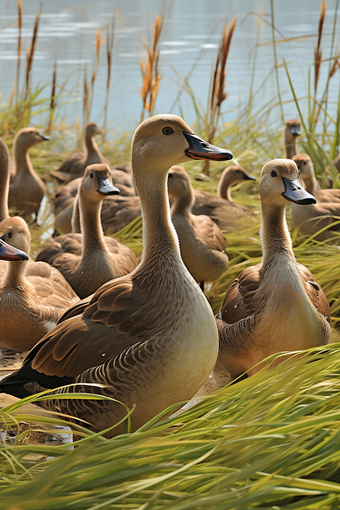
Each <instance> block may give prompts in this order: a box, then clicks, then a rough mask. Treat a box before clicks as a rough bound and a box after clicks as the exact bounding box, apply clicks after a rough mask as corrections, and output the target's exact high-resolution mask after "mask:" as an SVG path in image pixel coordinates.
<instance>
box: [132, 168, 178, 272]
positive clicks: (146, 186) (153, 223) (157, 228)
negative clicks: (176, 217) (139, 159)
mask: <svg viewBox="0 0 340 510" xmlns="http://www.w3.org/2000/svg"><path fill="white" fill-rule="evenodd" d="M147 177H149V174H148V172H147V171H145V172H143V171H142V169H141V168H140V167H139V171H137V172H136V171H134V179H135V184H136V189H137V191H138V195H139V198H140V203H141V210H142V220H143V255H142V263H146V262H147V261H148V260H149V259H151V258H152V257H153V255H154V254H155V253H156V252H157V253H158V254H164V255H167V254H170V253H171V254H172V255H175V256H177V257H178V259H179V260H181V259H180V252H179V245H178V238H177V234H176V232H175V229H174V227H173V225H172V222H171V216H170V206H169V200H168V192H167V172H166V171H164V170H162V169H161V170H160V171H159V172H157V177H156V178H152V176H150V177H149V178H147ZM164 270H166V268H164Z"/></svg>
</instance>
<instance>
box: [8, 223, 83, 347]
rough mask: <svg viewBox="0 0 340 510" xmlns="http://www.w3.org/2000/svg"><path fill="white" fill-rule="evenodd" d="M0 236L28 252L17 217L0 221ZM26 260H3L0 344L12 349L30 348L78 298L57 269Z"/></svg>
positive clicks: (26, 234)
mask: <svg viewBox="0 0 340 510" xmlns="http://www.w3.org/2000/svg"><path fill="white" fill-rule="evenodd" d="M0 239H1V243H2V242H6V243H8V244H9V243H10V244H11V245H12V246H13V247H14V248H16V249H17V250H21V251H22V252H27V253H29V251H30V232H29V229H28V226H27V223H26V222H25V220H24V219H22V218H20V217H19V216H16V217H13V218H8V219H5V220H3V221H2V222H1V223H0ZM5 260H10V259H5ZM27 260H28V256H26V258H24V257H19V258H16V257H14V258H13V261H11V262H7V270H6V274H5V275H4V276H3V278H2V280H1V282H0V324H1V336H0V346H1V347H6V348H7V349H12V350H15V351H27V350H29V349H31V348H32V347H33V346H34V345H35V344H36V343H37V342H38V341H39V340H40V339H41V338H42V337H43V336H44V335H45V334H46V333H48V331H50V330H51V329H52V328H54V327H55V325H56V324H57V322H58V319H59V318H60V317H61V315H62V314H63V313H64V311H65V310H66V309H67V308H68V307H70V306H72V305H74V304H75V303H76V302H77V301H79V298H78V297H77V296H76V294H75V293H74V292H73V290H72V289H71V287H70V285H69V284H68V283H67V281H66V280H65V278H64V277H63V276H62V275H61V274H60V273H59V271H57V270H56V269H54V268H53V267H51V266H50V265H48V264H45V262H30V263H27V262H26V261H27Z"/></svg>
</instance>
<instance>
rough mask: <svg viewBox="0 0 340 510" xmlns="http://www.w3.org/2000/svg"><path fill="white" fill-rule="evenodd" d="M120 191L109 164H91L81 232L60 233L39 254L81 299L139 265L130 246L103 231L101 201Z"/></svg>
mask: <svg viewBox="0 0 340 510" xmlns="http://www.w3.org/2000/svg"><path fill="white" fill-rule="evenodd" d="M117 193H119V190H118V189H117V188H116V187H115V186H113V185H112V182H111V173H110V168H109V167H108V166H107V165H105V164H103V163H101V164H97V165H90V166H88V167H87V169H86V170H85V174H84V177H83V180H82V182H81V185H80V188H79V199H80V200H79V202H80V210H81V213H80V214H81V232H82V234H65V235H63V236H60V237H58V238H57V239H56V240H55V241H53V242H52V243H50V244H49V245H48V246H46V247H45V248H43V249H42V250H41V251H40V253H39V254H38V256H37V260H43V261H45V262H48V263H49V264H51V265H52V266H54V267H56V268H57V269H59V271H60V272H61V273H62V274H63V276H64V277H65V278H66V280H67V281H68V282H69V284H70V285H71V287H72V288H73V289H74V291H75V292H76V293H77V294H78V296H79V297H80V298H85V297H86V296H89V295H90V294H93V292H95V291H96V290H97V289H98V287H100V286H101V285H103V283H105V282H107V281H108V280H112V279H113V278H117V277H119V276H123V275H125V274H128V273H130V272H131V271H133V269H134V268H135V267H136V265H137V259H136V257H135V255H134V253H133V252H132V251H131V250H130V249H129V248H127V247H126V246H124V245H123V244H121V243H119V242H118V241H116V240H115V239H112V238H111V237H104V235H103V232H102V227H101V224H100V208H101V203H102V200H103V198H104V197H105V196H108V195H113V194H117Z"/></svg>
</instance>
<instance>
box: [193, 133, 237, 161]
mask: <svg viewBox="0 0 340 510" xmlns="http://www.w3.org/2000/svg"><path fill="white" fill-rule="evenodd" d="M183 135H184V136H185V138H186V139H187V141H188V143H189V148H188V149H187V150H186V151H185V154H186V155H187V156H188V157H189V158H192V159H212V160H214V161H226V160H228V159H233V157H234V156H233V154H232V153H231V152H230V151H228V150H227V149H220V148H219V147H215V145H211V144H210V143H208V142H205V141H204V140H202V138H200V137H199V136H196V135H194V134H192V133H187V132H185V131H183Z"/></svg>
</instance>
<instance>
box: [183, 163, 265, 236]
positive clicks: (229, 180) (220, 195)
mask: <svg viewBox="0 0 340 510" xmlns="http://www.w3.org/2000/svg"><path fill="white" fill-rule="evenodd" d="M250 180H251V181H256V177H253V176H252V175H250V174H248V173H247V172H246V171H245V169H244V168H243V167H242V166H240V165H231V166H229V167H227V168H226V169H225V170H224V171H223V172H222V174H221V177H220V180H219V184H218V187H217V196H215V195H212V194H211V193H208V192H207V191H201V190H197V189H195V190H194V194H195V202H194V205H193V207H192V209H191V212H192V214H195V215H201V214H203V215H205V216H209V217H210V218H211V219H212V220H213V221H214V222H215V223H216V224H217V225H218V226H219V228H220V229H222V230H234V229H236V228H238V226H239V224H240V220H242V219H243V218H245V217H249V216H250V214H251V211H250V210H249V209H248V208H247V207H244V206H243V205H240V204H236V203H235V202H234V201H233V199H232V196H231V188H232V186H233V185H234V184H237V183H240V182H244V181H250Z"/></svg>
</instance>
